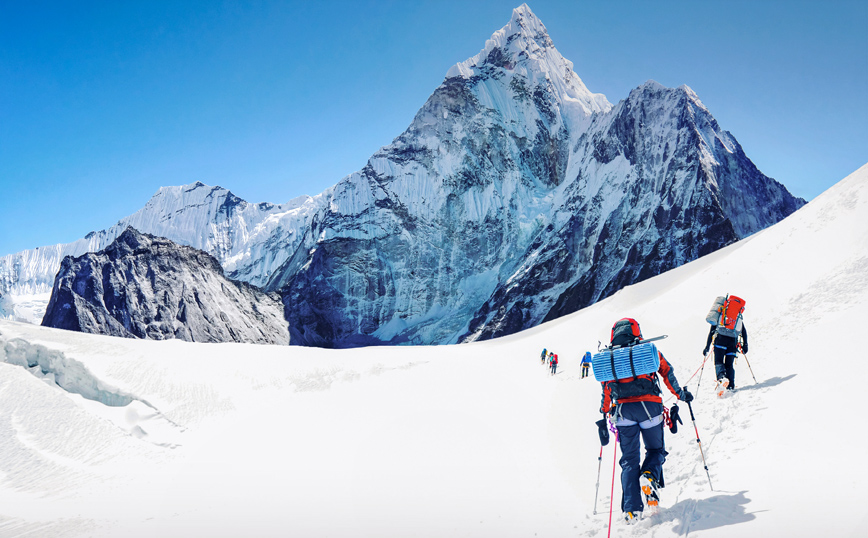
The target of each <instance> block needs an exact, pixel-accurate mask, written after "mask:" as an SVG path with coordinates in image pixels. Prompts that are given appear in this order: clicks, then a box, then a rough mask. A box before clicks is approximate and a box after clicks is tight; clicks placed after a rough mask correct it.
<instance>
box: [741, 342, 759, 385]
mask: <svg viewBox="0 0 868 538" xmlns="http://www.w3.org/2000/svg"><path fill="white" fill-rule="evenodd" d="M738 352H739V353H741V356H742V357H744V362H746V363H747V367H748V368H749V369H750V376H751V377H752V378H753V384H754V385H756V384H758V383H757V380H756V376H755V375H753V368H751V367H750V361H749V360H747V354H746V353H745V352H744V351H743V350H742V349H741V342H739V343H738Z"/></svg>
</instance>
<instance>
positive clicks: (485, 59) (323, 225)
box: [268, 6, 804, 346]
mask: <svg viewBox="0 0 868 538" xmlns="http://www.w3.org/2000/svg"><path fill="white" fill-rule="evenodd" d="M803 204H804V200H800V199H796V198H794V197H793V196H792V195H790V194H789V193H788V192H787V191H786V189H785V188H784V187H783V186H782V185H780V184H779V183H777V182H776V181H774V180H772V179H770V178H768V177H766V176H764V175H763V174H761V173H760V172H759V171H758V170H757V169H756V167H755V166H754V165H753V164H752V163H751V162H750V160H749V159H748V158H747V157H746V156H745V155H744V152H743V151H742V149H741V147H740V146H739V145H738V143H737V142H736V140H735V139H734V138H733V137H732V136H731V135H730V134H729V133H728V132H726V131H724V130H722V129H721V128H720V127H719V126H718V125H717V122H716V121H715V120H714V118H713V117H712V116H711V114H710V113H709V112H708V110H707V109H706V108H705V107H704V106H703V105H702V103H701V102H700V101H699V99H698V98H697V96H696V95H695V94H694V93H693V91H692V90H690V88H688V87H686V86H683V87H681V88H677V89H670V88H665V87H663V86H661V85H659V84H657V83H655V82H648V83H646V84H644V85H643V86H641V87H639V88H637V89H636V90H634V91H633V92H632V93H631V94H630V96H629V97H628V99H626V100H625V101H622V102H620V103H619V104H618V105H616V106H614V107H613V106H611V105H610V104H609V103H608V101H606V99H605V98H604V97H603V96H601V95H595V94H592V93H591V92H589V91H588V90H587V88H586V87H585V86H584V84H582V81H581V80H580V79H579V77H578V76H576V74H575V73H574V72H573V70H572V64H571V63H570V62H568V61H567V60H565V59H564V58H563V57H562V56H561V55H560V54H559V53H558V52H557V50H555V49H554V46H553V45H552V42H551V40H550V39H549V37H548V35H547V33H546V31H545V27H544V26H543V25H542V23H541V22H540V21H539V20H538V19H537V18H536V17H535V16H534V15H533V13H531V12H530V10H529V9H528V8H527V7H526V6H522V7H521V8H518V9H516V10H515V11H514V12H513V17H512V20H511V21H510V22H509V24H507V26H505V27H504V28H503V29H501V30H500V31H498V32H497V33H495V34H494V35H493V36H492V38H491V39H490V40H489V41H488V42H487V43H486V46H485V48H484V49H483V50H482V51H481V52H480V53H479V54H478V55H476V56H475V57H473V58H471V59H470V60H467V61H466V62H462V63H460V64H458V65H456V66H455V67H453V68H452V69H451V70H450V71H449V73H448V75H447V78H446V80H444V82H443V83H442V84H441V86H440V87H439V88H438V89H437V90H436V91H435V92H434V94H433V95H432V96H431V97H430V98H429V99H428V101H427V102H426V103H425V105H424V106H423V107H422V109H421V110H420V111H419V113H418V114H417V115H416V118H415V119H414V121H413V123H412V125H411V126H410V127H409V128H408V129H407V131H405V132H404V133H403V134H402V135H401V136H399V137H398V138H397V139H395V141H394V142H393V143H392V144H391V145H389V146H387V147H385V148H383V149H382V150H380V151H379V152H378V153H377V154H376V155H374V156H373V157H372V158H371V159H370V161H369V162H368V166H366V167H365V168H364V169H363V170H362V171H360V172H358V173H356V174H353V175H351V176H349V177H348V178H345V179H344V180H343V181H341V182H340V183H339V184H338V185H337V186H336V187H335V189H334V191H333V193H331V194H330V203H329V205H328V206H327V207H326V208H325V209H324V210H322V211H320V212H318V213H317V215H316V217H315V218H314V219H313V220H312V222H311V228H310V230H309V232H308V234H307V235H306V237H305V240H304V241H303V245H302V247H301V248H300V249H299V250H298V251H297V252H296V256H294V257H293V258H292V259H290V260H289V262H288V263H287V264H286V265H285V266H284V267H282V268H281V269H280V270H278V271H277V272H276V273H275V275H274V276H273V277H272V278H271V280H270V281H269V283H268V286H269V288H270V289H274V290H281V291H282V293H283V294H284V303H285V304H286V309H287V314H286V315H287V319H288V320H289V322H290V330H291V331H292V335H293V339H294V341H296V342H303V343H305V344H308V345H322V346H331V345H334V346H353V345H359V344H365V343H404V342H410V343H417V344H423V343H455V342H466V341H472V340H477V339H485V338H492V337H496V336H501V335H506V334H510V333H514V332H516V331H519V330H522V329H525V328H529V327H533V326H535V325H537V324H539V323H541V322H543V321H545V320H550V319H553V318H556V317H558V316H561V315H564V314H567V313H570V312H573V311H575V310H577V309H579V308H582V307H584V306H587V305H589V304H592V303H594V302H595V301H597V300H599V299H601V298H604V297H606V296H608V295H610V294H612V293H614V292H615V291H617V290H618V289H620V288H622V287H624V286H626V285H629V284H631V283H634V282H637V281H640V280H643V279H645V278H648V277H650V276H653V275H656V274H659V273H661V272H663V271H666V270H668V269H671V268H673V267H676V266H678V265H681V264H683V263H686V262H688V261H691V260H693V259H696V258H698V257H699V256H702V255H704V254H707V253H709V252H712V251H714V250H716V249H718V248H720V247H722V246H725V245H727V244H729V243H732V242H734V241H737V240H738V239H741V238H743V237H746V236H748V235H750V234H752V233H754V232H756V231H758V230H761V229H762V228H764V227H766V226H769V225H771V224H774V223H775V222H777V221H779V220H781V219H783V218H784V217H786V216H787V215H789V214H790V213H792V212H793V211H795V210H796V209H797V208H798V207H800V206H801V205H803Z"/></svg>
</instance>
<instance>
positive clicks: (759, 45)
mask: <svg viewBox="0 0 868 538" xmlns="http://www.w3.org/2000/svg"><path fill="white" fill-rule="evenodd" d="M520 3H521V0H510V1H504V0H474V1H469V2H468V1H451V0H450V1H410V0H403V1H367V2H366V1H326V0H322V1H318V2H312V1H310V2H289V1H284V2H278V1H275V2H269V1H261V2H244V3H241V2H238V3H235V2H225V3H224V2H219V1H202V2H194V1H182V2H178V1H166V2H162V1H156V0H154V1H147V2H116V1H107V2H87V1H83V2H67V1H64V2H38V1H27V2H24V1H12V0H0V255H2V254H8V253H12V252H17V251H19V250H23V249H25V248H33V247H37V246H42V245H49V244H55V243H62V242H69V241H73V240H75V239H78V238H80V237H83V236H84V235H85V234H86V233H87V232H89V231H91V230H98V229H102V228H106V227H108V226H111V225H112V224H114V223H115V222H116V221H117V220H118V219H120V218H122V217H124V216H126V215H128V214H131V213H133V212H135V211H137V210H138V209H140V208H141V207H142V206H143V205H144V204H145V202H147V200H148V199H149V198H150V197H151V195H153V194H154V192H156V191H157V189H158V188H159V187H160V186H163V185H181V184H186V183H191V182H193V181H202V182H204V183H207V184H210V185H221V186H223V187H226V188H228V189H230V190H232V191H233V192H234V193H236V194H237V195H239V196H241V197H242V198H244V199H246V200H248V201H251V202H275V203H281V202H286V201H288V200H290V199H292V198H294V197H295V196H298V195H301V194H310V195H314V194H318V193H320V192H321V191H323V190H324V189H326V188H328V187H330V186H332V185H334V184H335V183H337V182H338V181H339V180H340V179H341V178H342V177H343V176H345V175H347V174H349V173H352V172H354V171H356V170H359V169H361V168H362V167H363V166H364V164H365V162H366V161H367V159H368V157H369V156H370V155H371V154H373V153H374V152H375V151H376V150H377V149H378V148H379V147H381V146H384V145H386V144H388V143H389V142H391V141H392V139H393V138H394V137H396V136H397V135H399V134H400V133H401V132H402V131H403V130H404V129H405V128H406V127H407V126H408V125H409V123H410V121H411V120H412V118H413V116H414V114H415V113H416V111H417V110H418V109H419V107H421V106H422V104H423V103H424V102H425V100H426V99H427V98H428V96H429V95H430V94H431V93H432V92H433V91H434V89H435V88H436V87H437V86H438V85H439V84H440V82H442V80H443V77H444V75H445V74H446V71H447V70H448V69H449V67H450V66H451V65H453V64H454V63H456V62H459V61H462V60H465V59H467V58H468V57H470V56H473V55H474V54H476V53H477V52H479V50H480V49H481V48H482V47H483V45H484V44H485V40H486V39H487V38H488V37H489V36H490V35H491V34H492V33H493V32H494V31H496V30H498V29H499V28H501V27H502V26H503V25H505V24H506V23H507V22H508V21H509V18H510V16H511V13H512V9H513V8H514V7H516V6H518V5H519V4H520ZM240 4H244V5H240ZM528 5H529V6H530V7H531V9H532V10H533V11H534V13H536V14H537V16H538V17H540V19H541V20H542V21H543V23H544V24H545V25H546V26H547V28H548V30H549V34H550V35H551V37H552V40H553V41H554V43H555V46H556V47H557V48H558V50H560V52H561V53H562V54H563V55H564V56H565V57H567V58H568V59H570V60H572V61H573V62H574V64H575V70H576V72H577V73H578V75H579V76H580V77H581V78H582V79H583V80H584V82H585V84H586V85H587V86H588V88H589V89H590V90H591V91H593V92H599V93H603V94H605V95H606V97H607V98H608V99H609V100H610V101H611V102H613V103H617V102H618V101H619V100H621V99H623V98H625V97H626V96H627V94H628V93H629V92H630V90H631V89H632V88H635V87H636V86H638V85H640V84H642V83H643V82H645V81H646V80H648V79H654V80H656V81H658V82H660V83H661V84H664V85H666V86H670V87H675V86H679V85H681V84H687V85H688V86H690V87H692V88H693V89H694V90H695V91H696V93H697V94H698V95H699V97H700V99H702V101H703V102H704V103H705V105H706V106H707V107H708V108H709V109H710V110H711V112H712V114H713V115H714V116H715V117H716V118H717V120H718V122H719V123H720V124H721V126H722V127H723V128H724V129H727V130H728V131H730V132H732V133H733V135H735V137H736V138H737V139H738V140H739V142H741V144H742V146H743V147H744V149H745V152H746V153H747V155H748V156H749V157H750V158H751V159H752V160H753V161H754V163H756V164H757V166H758V167H759V168H760V170H762V171H763V172H764V173H765V174H766V175H769V176H771V177H774V178H775V179H777V180H779V181H781V182H782V183H783V184H784V185H786V186H787V187H788V188H789V189H790V190H791V192H793V193H794V194H796V195H798V196H802V197H804V198H806V199H809V200H810V199H812V198H814V197H815V196H816V195H818V194H819V193H821V192H822V191H823V190H825V189H827V188H828V187H830V186H831V185H833V184H834V183H835V182H837V181H838V180H840V179H842V178H843V177H845V176H846V175H847V174H849V173H850V172H852V171H854V170H855V169H857V168H858V167H859V166H861V165H862V164H865V163H866V162H868V2H865V1H853V2H850V1H834V0H832V1H830V2H808V1H798V0H792V1H791V0H787V1H763V0H752V1H738V0H734V1H703V2H697V1H665V0H659V1H653V2H651V1H642V0H636V1H619V0H607V1H605V2H604V1H602V0H597V1H594V2H586V1H582V0H565V1H555V0H531V1H529V2H528Z"/></svg>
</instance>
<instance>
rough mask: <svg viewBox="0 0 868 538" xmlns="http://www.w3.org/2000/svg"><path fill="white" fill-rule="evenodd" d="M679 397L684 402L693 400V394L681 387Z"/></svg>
mask: <svg viewBox="0 0 868 538" xmlns="http://www.w3.org/2000/svg"><path fill="white" fill-rule="evenodd" d="M679 399H680V400H681V401H683V402H685V403H690V402H692V401H693V395H692V394H690V391H689V390H687V389H681V396H680V398H679Z"/></svg>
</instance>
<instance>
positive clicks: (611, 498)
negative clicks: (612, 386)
mask: <svg viewBox="0 0 868 538" xmlns="http://www.w3.org/2000/svg"><path fill="white" fill-rule="evenodd" d="M609 429H610V430H612V431H613V432H615V450H614V453H613V455H612V489H611V491H609V534H607V535H606V538H611V536H612V506H613V505H614V504H615V462H616V461H617V460H618V428H616V427H614V426H609Z"/></svg>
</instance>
